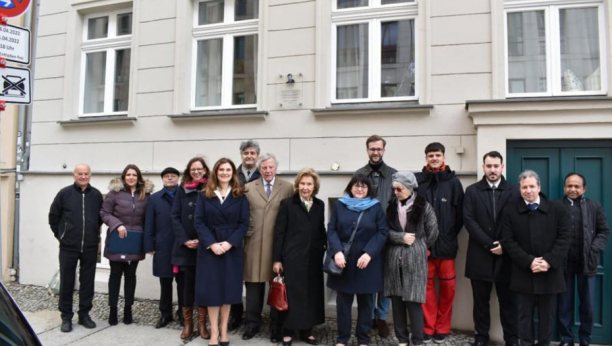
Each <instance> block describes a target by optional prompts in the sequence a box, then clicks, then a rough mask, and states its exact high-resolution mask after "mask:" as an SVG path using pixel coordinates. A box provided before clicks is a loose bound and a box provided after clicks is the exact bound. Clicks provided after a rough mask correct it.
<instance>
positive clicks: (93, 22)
mask: <svg viewBox="0 0 612 346" xmlns="http://www.w3.org/2000/svg"><path fill="white" fill-rule="evenodd" d="M107 36H108V16H105V17H98V18H90V19H89V20H88V21H87V39H88V40H95V39H97V38H105V37H107Z"/></svg>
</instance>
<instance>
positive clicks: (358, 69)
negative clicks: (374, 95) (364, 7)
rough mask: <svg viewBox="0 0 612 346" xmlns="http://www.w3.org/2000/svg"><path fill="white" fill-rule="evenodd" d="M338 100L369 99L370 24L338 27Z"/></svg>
mask: <svg viewBox="0 0 612 346" xmlns="http://www.w3.org/2000/svg"><path fill="white" fill-rule="evenodd" d="M337 34H338V35H337V42H336V98H337V99H353V98H367V97H368V75H369V61H368V60H369V59H368V44H369V38H368V24H367V23H364V24H352V25H343V26H338V32H337Z"/></svg>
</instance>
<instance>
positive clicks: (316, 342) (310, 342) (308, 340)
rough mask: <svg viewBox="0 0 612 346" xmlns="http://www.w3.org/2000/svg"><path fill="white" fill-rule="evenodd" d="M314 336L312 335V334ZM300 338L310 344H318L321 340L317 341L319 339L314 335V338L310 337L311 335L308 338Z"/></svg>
mask: <svg viewBox="0 0 612 346" xmlns="http://www.w3.org/2000/svg"><path fill="white" fill-rule="evenodd" d="M311 336H312V335H311ZM300 340H302V341H304V342H305V343H307V344H309V345H315V346H316V345H318V344H319V342H318V341H317V339H315V338H314V336H313V337H312V339H310V336H309V337H307V338H300Z"/></svg>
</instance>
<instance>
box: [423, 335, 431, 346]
mask: <svg viewBox="0 0 612 346" xmlns="http://www.w3.org/2000/svg"><path fill="white" fill-rule="evenodd" d="M431 337H432V336H431V335H429V334H423V342H424V343H426V344H430V343H431Z"/></svg>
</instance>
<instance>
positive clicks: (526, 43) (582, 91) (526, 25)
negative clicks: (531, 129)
mask: <svg viewBox="0 0 612 346" xmlns="http://www.w3.org/2000/svg"><path fill="white" fill-rule="evenodd" d="M524 3H525V1H518V0H514V1H510V0H506V2H505V7H506V9H505V23H506V25H505V26H506V34H505V39H506V43H505V46H506V53H505V54H506V94H507V96H509V97H517V96H519V97H525V96H574V95H603V94H606V93H607V85H606V79H607V78H606V77H605V76H607V74H606V66H607V64H606V63H605V52H606V49H605V32H606V31H605V22H604V12H603V5H602V3H601V2H595V3H593V2H587V1H574V3H572V1H564V2H563V4H562V5H559V4H555V3H558V2H556V1H539V2H537V1H535V2H534V1H529V4H530V5H529V6H530V7H526V6H525V5H524ZM534 3H535V4H534ZM602 76H603V77H604V78H602Z"/></svg>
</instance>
